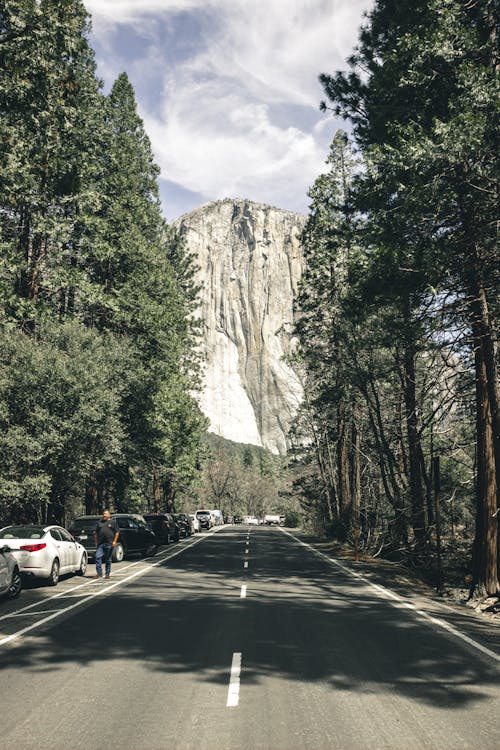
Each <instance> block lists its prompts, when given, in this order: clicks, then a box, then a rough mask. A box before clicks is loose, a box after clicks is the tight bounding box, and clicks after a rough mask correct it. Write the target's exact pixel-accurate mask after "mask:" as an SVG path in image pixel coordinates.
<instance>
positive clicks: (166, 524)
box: [144, 513, 180, 544]
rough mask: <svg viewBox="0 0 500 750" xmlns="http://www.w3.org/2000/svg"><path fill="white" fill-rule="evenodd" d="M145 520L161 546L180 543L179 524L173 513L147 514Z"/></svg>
mask: <svg viewBox="0 0 500 750" xmlns="http://www.w3.org/2000/svg"><path fill="white" fill-rule="evenodd" d="M144 519H145V521H146V522H147V523H148V524H149V525H150V526H151V528H152V530H153V533H154V534H155V535H156V536H157V537H158V541H159V543H160V544H170V542H178V541H179V537H180V533H179V524H178V523H177V521H176V520H175V519H174V517H173V516H172V514H171V513H145V515H144Z"/></svg>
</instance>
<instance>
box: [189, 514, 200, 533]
mask: <svg viewBox="0 0 500 750" xmlns="http://www.w3.org/2000/svg"><path fill="white" fill-rule="evenodd" d="M189 518H190V519H191V521H192V524H193V531H194V533H195V534H197V533H198V531H200V522H199V521H198V519H197V518H196V516H195V515H194V513H190V514H189Z"/></svg>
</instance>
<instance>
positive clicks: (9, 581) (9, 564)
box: [0, 542, 23, 599]
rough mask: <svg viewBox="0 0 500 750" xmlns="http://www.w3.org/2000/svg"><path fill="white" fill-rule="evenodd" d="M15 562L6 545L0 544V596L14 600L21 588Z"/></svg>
mask: <svg viewBox="0 0 500 750" xmlns="http://www.w3.org/2000/svg"><path fill="white" fill-rule="evenodd" d="M22 585H23V584H22V579H21V573H20V572H19V565H18V564H17V560H16V558H15V557H14V555H13V554H12V552H11V551H10V547H9V545H8V544H3V543H2V542H0V596H2V597H3V596H5V597H7V598H8V599H15V597H16V596H17V595H18V594H19V593H20V592H21V588H22Z"/></svg>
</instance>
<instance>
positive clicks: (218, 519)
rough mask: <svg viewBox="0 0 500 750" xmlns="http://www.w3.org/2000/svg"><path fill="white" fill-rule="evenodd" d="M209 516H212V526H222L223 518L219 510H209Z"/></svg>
mask: <svg viewBox="0 0 500 750" xmlns="http://www.w3.org/2000/svg"><path fill="white" fill-rule="evenodd" d="M210 515H211V516H212V519H213V523H214V526H223V525H224V517H223V515H222V511H221V510H213V509H212V510H211V511H210Z"/></svg>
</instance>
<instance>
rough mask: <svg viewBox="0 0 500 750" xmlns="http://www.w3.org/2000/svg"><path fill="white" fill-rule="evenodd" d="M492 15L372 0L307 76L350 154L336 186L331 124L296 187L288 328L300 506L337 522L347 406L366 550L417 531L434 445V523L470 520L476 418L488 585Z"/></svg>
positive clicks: (495, 290) (353, 511)
mask: <svg viewBox="0 0 500 750" xmlns="http://www.w3.org/2000/svg"><path fill="white" fill-rule="evenodd" d="M495 24H496V20H495V8H494V4H493V3H490V2H487V0H479V1H478V2H474V3H460V2H457V0H446V1H445V2H443V0H431V2H427V1H426V2H417V3H415V2H411V3H410V2H395V0H378V1H377V2H376V3H375V6H374V8H373V10H372V12H371V13H370V15H369V16H368V20H367V22H366V25H365V27H364V28H363V29H362V31H361V34H360V39H359V44H358V46H357V48H356V50H355V51H354V54H353V55H352V57H351V58H350V60H349V65H350V70H349V71H348V72H347V73H342V72H339V73H337V74H336V75H334V76H330V75H325V74H323V75H322V76H321V77H320V79H321V82H322V84H323V86H324V89H325V92H326V95H327V97H328V99H329V102H328V106H331V107H332V109H333V111H334V112H335V113H336V114H338V115H341V116H343V117H345V118H346V119H348V120H350V122H351V123H352V126H353V142H354V143H355V146H356V148H357V149H358V153H359V157H360V158H361V159H362V163H363V167H362V169H358V170H355V172H354V174H352V173H351V174H352V179H351V181H350V188H349V190H348V191H347V193H346V192H344V193H342V191H341V190H340V189H339V188H340V187H341V185H342V174H343V172H344V168H343V165H342V164H341V163H340V162H339V159H338V156H337V157H336V156H335V154H337V155H338V154H339V153H341V152H342V149H341V143H342V141H341V140H340V139H339V136H338V135H337V136H336V138H335V140H334V143H333V144H332V152H331V154H330V157H329V163H330V164H332V166H333V168H332V169H331V170H330V171H329V172H328V173H326V174H324V175H322V176H320V177H319V178H318V180H317V182H316V183H315V185H314V187H313V189H312V191H311V197H312V199H313V203H312V206H311V215H310V219H309V222H308V227H307V228H306V233H305V236H304V241H305V253H306V259H307V262H308V268H307V271H306V276H305V280H304V285H303V289H302V292H301V297H300V300H299V303H300V304H299V309H300V315H301V318H300V319H299V322H298V325H297V332H298V334H299V336H300V339H301V346H302V352H301V356H302V361H303V362H304V364H305V367H306V379H307V380H306V383H307V394H308V399H307V401H306V404H305V406H304V409H303V411H302V414H301V415H300V418H299V421H298V423H297V426H296V436H297V444H298V446H299V448H298V455H299V457H300V456H301V459H302V473H300V472H299V475H298V476H297V478H296V487H297V489H298V491H299V493H300V495H301V502H302V505H303V509H304V513H305V514H306V516H307V517H309V518H310V519H311V520H314V521H315V522H316V521H317V522H319V523H322V524H324V525H325V526H326V525H328V524H330V528H332V526H331V524H332V523H333V524H334V525H335V528H337V526H338V523H339V522H341V523H342V524H345V520H346V516H343V515H342V512H341V503H340V502H339V498H340V497H341V495H342V487H341V483H342V477H341V474H342V469H341V463H340V462H339V458H340V455H341V448H342V445H341V438H342V424H345V420H346V419H347V420H349V419H351V420H352V427H353V432H352V434H351V435H350V436H349V437H348V440H347V456H348V465H349V466H350V469H349V481H350V487H348V489H350V491H351V503H350V505H348V508H347V510H348V513H347V520H348V521H350V522H351V523H352V525H353V527H355V528H357V529H361V541H362V542H364V543H365V544H367V545H368V546H369V547H370V546H371V547H372V548H374V549H378V548H383V546H384V545H385V544H387V540H388V539H389V543H392V544H393V545H396V546H397V547H398V548H400V549H403V548H405V547H406V548H409V547H411V546H412V545H413V543H414V541H415V540H416V541H417V542H418V543H419V545H420V546H423V547H425V546H427V545H428V544H429V542H430V540H431V538H432V536H431V535H432V534H433V532H434V516H433V503H432V475H431V465H432V462H431V458H432V455H434V454H435V453H436V452H437V453H439V454H440V455H441V458H442V487H443V489H442V494H443V508H444V510H443V517H444V523H445V533H447V534H450V533H452V534H456V533H458V534H460V533H463V532H465V531H467V530H468V528H469V526H470V520H471V508H472V506H473V497H472V480H473V477H474V470H475V467H474V448H473V443H474V431H475V427H476V435H475V437H476V441H477V449H476V455H477V456H478V464H477V466H476V487H477V489H476V503H477V514H476V523H477V527H476V540H479V541H478V542H477V545H476V546H477V549H478V550H479V549H481V550H483V551H482V552H481V553H480V554H481V555H482V559H481V560H479V556H480V554H479V553H478V556H477V559H478V560H479V562H478V565H477V570H476V572H477V571H479V572H477V576H478V577H477V579H476V580H478V581H480V580H482V581H487V582H486V586H487V587H488V588H489V589H492V590H495V587H496V586H497V585H498V576H497V575H495V573H494V568H495V567H496V566H497V564H498V563H497V562H495V561H496V560H497V557H496V554H497V552H496V542H495V540H496V533H497V531H496V528H495V523H494V522H493V523H492V521H491V518H492V517H493V516H492V515H491V512H492V511H493V510H494V507H495V505H494V495H495V487H498V485H500V482H498V476H499V470H500V469H499V466H500V463H499V456H500V454H499V437H500V433H499V417H498V415H499V410H498V404H499V393H498V385H497V384H498V371H497V357H498V345H497V342H498V323H497V321H498V300H499V298H500V295H499V276H498V273H499V268H500V263H499V262H498V261H499V258H498V243H497V236H496V233H497V222H496V210H497V209H496V205H497V203H498V143H497V130H496V128H497V123H498V106H499V99H498V64H497V62H498V47H497V44H498V42H497V30H496V28H495ZM323 107H324V108H325V109H326V108H327V105H326V104H324V105H323ZM346 230H347V231H346ZM342 251H343V252H342ZM316 304H317V307H315V305H316ZM472 350H473V351H474V352H475V353H476V355H475V372H474V368H473V363H472V358H471V351H472ZM478 352H479V354H478ZM483 371H484V372H486V373H487V377H485V376H484V374H483ZM474 377H475V380H476V384H477V388H476V415H474V396H475V394H474V387H473V386H474ZM346 378H347V380H346ZM346 382H347V385H348V387H347V388H346ZM481 388H482V389H483V390H481ZM342 398H344V399H346V401H347V404H346V407H345V409H343V410H342V411H341V413H340V419H339V407H340V406H342ZM484 403H488V404H489V407H488V408H489V411H490V414H489V415H488V414H485V411H484V409H483V405H484ZM474 422H475V423H474ZM489 424H491V425H492V427H491V430H492V433H493V435H492V438H491V440H490V443H488V440H489V439H490V438H488V430H489V427H488V425H489ZM360 436H361V442H360ZM304 437H306V438H308V439H306V441H305V442H306V447H304ZM301 446H302V447H301ZM345 447H346V446H345V445H344V448H345ZM311 456H314V462H313V463H311ZM311 467H314V468H315V472H316V476H317V477H318V482H317V483H316V486H315V483H314V479H313V477H314V472H313V474H312V476H311ZM495 475H496V476H495ZM356 477H358V478H359V477H361V480H362V487H363V492H362V497H361V504H360V505H359V507H358V502H357V500H358V499H357V498H356V497H355V495H353V494H352V493H353V488H354V487H355V486H356V485H357V484H359V481H358V480H357V479H356ZM346 486H348V485H347V484H346ZM497 492H498V490H497ZM497 502H498V500H497ZM488 503H489V506H488ZM452 507H453V510H452V509H451V508H452ZM487 507H490V510H488V511H486V510H485V509H486V508H487ZM409 521H411V524H412V526H413V533H410V534H409V533H408V531H409V530H408V522H409ZM335 533H339V532H338V531H336V532H335ZM486 539H488V540H489V542H488V543H487V542H486V541H485V540H486ZM491 540H493V541H491ZM488 545H489V546H488ZM481 566H482V569H481V570H480V568H481ZM488 566H489V567H488ZM486 568H488V571H489V572H486Z"/></svg>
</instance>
